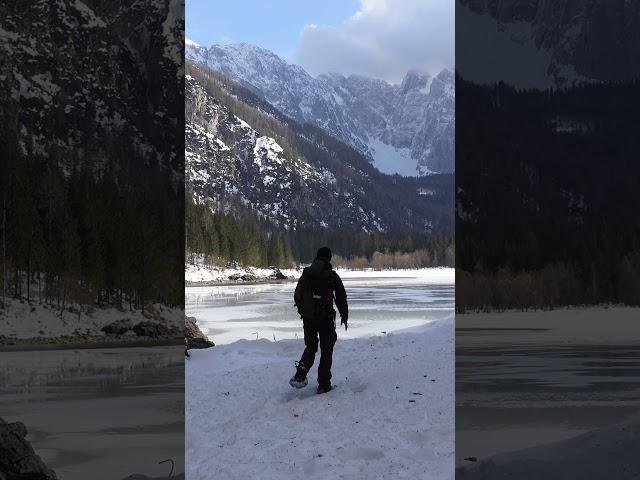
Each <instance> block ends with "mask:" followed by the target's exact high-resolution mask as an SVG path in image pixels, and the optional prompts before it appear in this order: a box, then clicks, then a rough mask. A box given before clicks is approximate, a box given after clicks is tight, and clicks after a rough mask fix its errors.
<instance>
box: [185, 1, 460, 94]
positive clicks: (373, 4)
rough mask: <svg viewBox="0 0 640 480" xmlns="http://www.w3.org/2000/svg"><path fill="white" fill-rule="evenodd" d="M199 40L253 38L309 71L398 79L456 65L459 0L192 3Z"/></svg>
mask: <svg viewBox="0 0 640 480" xmlns="http://www.w3.org/2000/svg"><path fill="white" fill-rule="evenodd" d="M185 10H186V35H187V37H188V38H190V39H191V40H194V41H195V42H197V43H198V44H200V45H205V46H209V45H212V44H215V43H229V42H247V43H252V44H254V45H257V46H259V47H262V48H266V49H268V50H271V51H273V52H274V53H276V54H278V55H280V56H281V57H283V58H284V59H285V60H287V61H288V62H289V63H296V64H298V65H301V66H302V67H304V68H305V69H306V70H307V71H308V72H309V73H310V74H312V75H318V74H320V73H326V72H338V73H342V74H343V75H350V74H358V75H364V76H368V77H374V78H380V79H383V80H386V81H389V82H391V83H399V82H400V81H401V80H402V78H403V77H404V75H405V74H406V72H407V70H409V69H416V70H419V71H425V72H427V73H431V74H437V73H438V72H439V71H440V70H441V69H442V68H444V67H448V68H453V65H454V0H322V1H320V2H316V1H314V2H311V1H304V0H271V1H268V0H235V1H233V0H218V1H211V0H209V1H206V0H186V5H185Z"/></svg>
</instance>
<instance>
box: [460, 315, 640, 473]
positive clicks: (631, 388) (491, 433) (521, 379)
mask: <svg viewBox="0 0 640 480" xmlns="http://www.w3.org/2000/svg"><path fill="white" fill-rule="evenodd" d="M639 315H640V310H638V309H632V308H624V307H620V308H583V309H572V310H555V311H551V312H537V313H533V312H530V313H520V312H508V313H501V314H470V315H458V316H457V317H456V463H457V465H458V466H464V465H469V462H465V461H464V458H467V457H477V458H478V459H480V460H483V459H486V458H487V457H490V456H492V455H496V454H500V453H507V452H514V451H519V450H522V449H524V448H528V447H534V446H539V445H545V444H550V443H552V442H556V441H561V440H565V439H569V438H573V437H576V436H577V435H579V434H582V433H585V432H589V431H593V430H597V429H599V428H603V427H606V426H608V425H612V424H615V423H618V422H622V421H625V420H626V419H627V418H629V417H630V416H631V415H633V414H634V413H636V412H638V411H639V410H640V347H639V346H638V345H640V342H639V340H640V338H639V337H640V333H639V332H638V330H639V329H638V328H637V321H638V318H640V317H639ZM603 322H606V325H607V329H606V331H605V330H604V329H603V328H602V326H603Z"/></svg>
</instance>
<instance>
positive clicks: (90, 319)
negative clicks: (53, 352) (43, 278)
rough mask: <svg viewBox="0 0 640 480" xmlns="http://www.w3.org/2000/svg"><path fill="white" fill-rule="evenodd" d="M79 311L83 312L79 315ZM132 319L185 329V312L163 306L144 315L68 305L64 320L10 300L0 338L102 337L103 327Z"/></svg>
mask: <svg viewBox="0 0 640 480" xmlns="http://www.w3.org/2000/svg"><path fill="white" fill-rule="evenodd" d="M78 312H80V313H78ZM121 319H129V320H131V322H132V324H133V325H136V324H138V323H140V322H143V321H153V322H159V323H163V324H164V325H166V326H167V327H169V328H173V327H175V328H183V326H184V311H183V310H181V309H177V308H168V307H166V306H163V305H159V304H154V305H149V306H148V307H146V309H145V313H144V315H143V314H142V312H141V311H140V310H135V311H129V309H128V308H124V309H123V310H120V309H118V308H114V307H109V308H99V307H94V308H92V309H91V311H90V312H87V310H86V308H82V309H80V306H78V305H69V306H67V310H66V311H65V312H64V314H63V315H62V317H61V316H60V310H58V309H55V308H52V307H50V306H48V305H44V304H39V303H37V302H32V303H31V304H29V303H27V302H26V301H24V300H22V301H20V300H16V299H9V298H8V299H7V306H6V308H4V309H0V336H5V337H8V338H15V339H29V338H57V337H61V336H82V335H86V336H92V337H103V336H105V333H104V332H102V331H101V329H102V327H104V326H105V325H109V324H110V323H113V322H115V321H116V320H121ZM131 334H132V335H134V334H133V332H131Z"/></svg>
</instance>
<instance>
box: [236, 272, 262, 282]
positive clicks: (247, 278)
mask: <svg viewBox="0 0 640 480" xmlns="http://www.w3.org/2000/svg"><path fill="white" fill-rule="evenodd" d="M240 278H241V279H242V280H244V281H245V282H253V281H255V280H257V279H258V277H256V276H255V275H252V274H250V273H245V274H244V275H242V277H240Z"/></svg>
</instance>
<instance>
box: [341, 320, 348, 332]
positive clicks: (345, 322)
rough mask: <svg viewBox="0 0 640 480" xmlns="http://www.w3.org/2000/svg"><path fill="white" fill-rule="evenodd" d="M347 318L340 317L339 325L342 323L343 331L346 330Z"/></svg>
mask: <svg viewBox="0 0 640 480" xmlns="http://www.w3.org/2000/svg"><path fill="white" fill-rule="evenodd" d="M347 318H348V317H340V325H344V331H345V332H346V331H347V328H348V327H347Z"/></svg>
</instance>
